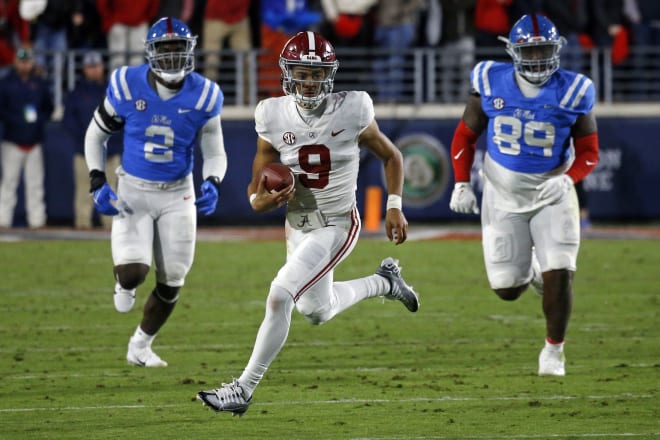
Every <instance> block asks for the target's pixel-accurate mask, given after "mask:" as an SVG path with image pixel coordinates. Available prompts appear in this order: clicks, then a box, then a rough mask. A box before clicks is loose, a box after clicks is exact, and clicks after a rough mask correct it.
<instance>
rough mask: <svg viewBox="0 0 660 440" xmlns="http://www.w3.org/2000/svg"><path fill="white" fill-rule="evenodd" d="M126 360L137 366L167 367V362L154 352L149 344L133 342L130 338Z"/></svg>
mask: <svg viewBox="0 0 660 440" xmlns="http://www.w3.org/2000/svg"><path fill="white" fill-rule="evenodd" d="M126 360H127V361H128V363H129V364H131V365H137V366H138V367H167V362H165V361H164V360H162V359H161V358H160V357H159V356H158V355H157V354H156V353H154V352H153V350H152V349H151V346H150V345H142V344H140V343H137V342H133V340H132V338H131V340H130V341H129V342H128V352H127V353H126Z"/></svg>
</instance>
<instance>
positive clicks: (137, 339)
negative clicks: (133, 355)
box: [131, 325, 156, 347]
mask: <svg viewBox="0 0 660 440" xmlns="http://www.w3.org/2000/svg"><path fill="white" fill-rule="evenodd" d="M154 338H156V335H150V334H147V333H145V332H144V330H142V329H141V328H140V326H139V325H138V326H137V328H136V329H135V333H133V336H132V337H131V341H132V342H133V343H135V344H137V345H139V346H141V347H147V346H149V345H151V342H152V341H153V340H154Z"/></svg>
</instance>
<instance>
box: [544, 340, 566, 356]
mask: <svg viewBox="0 0 660 440" xmlns="http://www.w3.org/2000/svg"><path fill="white" fill-rule="evenodd" d="M545 348H549V349H550V350H554V351H558V352H560V353H561V352H562V351H564V343H563V342H560V343H558V344H553V343H552V342H550V341H548V338H546V339H545Z"/></svg>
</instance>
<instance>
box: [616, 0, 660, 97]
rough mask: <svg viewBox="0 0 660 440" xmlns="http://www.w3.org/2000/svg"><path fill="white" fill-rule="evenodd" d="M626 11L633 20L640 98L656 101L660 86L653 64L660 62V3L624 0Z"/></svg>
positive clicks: (634, 63)
mask: <svg viewBox="0 0 660 440" xmlns="http://www.w3.org/2000/svg"><path fill="white" fill-rule="evenodd" d="M624 14H625V15H626V17H627V19H628V21H629V23H630V31H631V37H632V44H633V45H634V49H633V51H632V53H631V58H632V59H631V62H632V68H633V70H634V72H635V73H634V77H635V78H638V80H637V81H635V83H634V84H631V85H630V86H631V88H634V89H633V90H634V97H635V99H636V100H640V101H642V100H646V101H656V100H658V99H660V95H658V88H657V87H655V88H654V87H652V86H651V84H650V83H651V82H657V81H658V79H657V78H655V77H653V76H652V75H653V73H651V72H652V69H653V66H658V65H660V60H659V59H658V56H659V55H660V54H659V53H658V52H657V48H658V47H660V2H659V1H658V0H624Z"/></svg>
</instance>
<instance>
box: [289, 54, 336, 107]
mask: <svg viewBox="0 0 660 440" xmlns="http://www.w3.org/2000/svg"><path fill="white" fill-rule="evenodd" d="M279 64H280V69H281V70H282V89H283V90H284V93H285V94H287V95H290V96H293V98H294V99H295V100H296V102H297V103H298V105H299V106H300V107H302V108H304V109H306V110H314V109H315V108H317V107H318V106H319V105H321V103H322V102H323V100H324V99H325V97H326V96H328V95H329V94H330V93H331V92H332V88H333V86H334V81H335V74H336V73H337V65H338V63H337V61H333V62H319V61H314V60H312V61H309V62H303V61H291V60H287V59H285V58H280V63H279Z"/></svg>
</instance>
